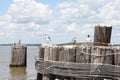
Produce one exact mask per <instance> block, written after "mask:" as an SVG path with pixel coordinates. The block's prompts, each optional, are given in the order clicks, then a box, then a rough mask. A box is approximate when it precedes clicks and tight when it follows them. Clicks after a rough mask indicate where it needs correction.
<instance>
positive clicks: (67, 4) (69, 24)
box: [0, 0, 120, 44]
mask: <svg viewBox="0 0 120 80" xmlns="http://www.w3.org/2000/svg"><path fill="white" fill-rule="evenodd" d="M119 3H120V0H97V1H96V0H2V1H1V2H0V44H7V43H14V42H18V40H21V41H22V42H23V43H40V44H41V43H42V44H44V43H46V42H45V34H46V33H47V34H49V36H50V37H51V43H68V42H71V40H72V39H73V37H76V38H77V42H85V41H86V39H87V35H88V34H90V36H91V40H92V41H94V27H95V26H97V25H107V26H112V37H111V43H112V44H120V33H119V32H120V15H119V14H120V6H119Z"/></svg>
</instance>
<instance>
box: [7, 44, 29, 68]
mask: <svg viewBox="0 0 120 80" xmlns="http://www.w3.org/2000/svg"><path fill="white" fill-rule="evenodd" d="M9 66H10V67H26V66H27V46H25V45H22V44H16V45H13V46H12V47H11V63H10V65H9Z"/></svg>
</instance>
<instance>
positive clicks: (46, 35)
mask: <svg viewBox="0 0 120 80" xmlns="http://www.w3.org/2000/svg"><path fill="white" fill-rule="evenodd" d="M45 40H46V44H49V43H50V41H51V38H50V36H49V35H48V34H45Z"/></svg>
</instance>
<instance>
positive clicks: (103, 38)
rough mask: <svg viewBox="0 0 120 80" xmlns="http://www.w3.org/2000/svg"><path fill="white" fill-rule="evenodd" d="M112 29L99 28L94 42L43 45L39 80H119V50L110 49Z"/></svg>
mask: <svg viewBox="0 0 120 80" xmlns="http://www.w3.org/2000/svg"><path fill="white" fill-rule="evenodd" d="M111 32H112V26H99V25H98V26H96V27H95V35H94V42H93V43H92V42H87V43H75V44H72V43H68V44H55V45H47V46H46V45H42V46H40V47H39V57H38V58H37V59H36V62H35V69H36V71H37V80H120V46H112V45H110V39H111Z"/></svg>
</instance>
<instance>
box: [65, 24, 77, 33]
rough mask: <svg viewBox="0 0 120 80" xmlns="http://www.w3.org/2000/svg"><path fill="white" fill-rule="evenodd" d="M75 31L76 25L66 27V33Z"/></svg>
mask: <svg viewBox="0 0 120 80" xmlns="http://www.w3.org/2000/svg"><path fill="white" fill-rule="evenodd" d="M76 30H77V25H76V23H72V24H70V25H69V26H68V27H67V30H66V32H72V31H76Z"/></svg>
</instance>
